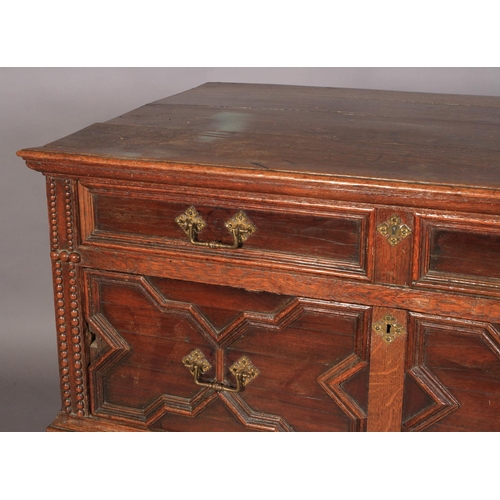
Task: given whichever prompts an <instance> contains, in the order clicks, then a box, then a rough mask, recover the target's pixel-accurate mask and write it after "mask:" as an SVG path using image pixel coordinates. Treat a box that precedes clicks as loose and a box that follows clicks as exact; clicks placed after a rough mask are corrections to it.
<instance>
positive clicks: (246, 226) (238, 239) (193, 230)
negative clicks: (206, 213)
mask: <svg viewBox="0 0 500 500" xmlns="http://www.w3.org/2000/svg"><path fill="white" fill-rule="evenodd" d="M175 222H177V224H179V226H180V227H181V228H182V230H183V231H184V232H185V233H186V234H187V235H188V237H189V241H190V243H192V244H193V245H196V246H201V247H209V248H227V249H235V248H239V247H240V246H241V244H242V243H243V242H244V241H246V240H247V238H248V237H249V236H250V235H251V234H253V233H255V231H256V230H257V228H256V227H255V226H254V225H253V224H252V222H251V221H250V220H249V218H248V217H247V215H246V214H245V212H242V211H241V210H240V211H239V212H238V213H237V214H236V215H235V216H234V217H232V218H231V219H229V220H228V221H227V222H226V223H225V226H226V228H227V229H228V231H229V232H230V233H231V234H232V236H233V243H232V244H231V243H221V242H219V241H198V233H199V232H201V231H202V230H203V228H205V227H206V225H207V223H206V222H205V221H204V220H203V218H202V217H201V215H200V214H199V213H198V212H197V211H196V208H194V207H189V208H188V209H187V210H186V211H185V212H184V213H183V214H181V215H179V216H178V217H176V219H175Z"/></svg>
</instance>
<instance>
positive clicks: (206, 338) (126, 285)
mask: <svg viewBox="0 0 500 500" xmlns="http://www.w3.org/2000/svg"><path fill="white" fill-rule="evenodd" d="M84 281H85V283H86V288H87V290H88V296H89V299H88V303H87V305H86V319H87V323H88V325H89V329H90V332H91V334H92V343H91V346H90V358H91V359H90V367H89V383H90V392H91V411H92V414H93V415H95V416H99V417H101V418H104V419H105V418H110V419H117V420H120V421H122V422H124V423H128V424H131V425H138V424H140V425H144V426H145V427H147V428H148V429H151V430H168V431H180V430H187V431H208V430H210V431H246V430H264V431H349V430H364V429H365V428H366V412H367V398H368V339H367V333H366V332H367V331H368V326H367V325H368V324H369V322H370V311H371V309H370V308H368V307H364V306H357V305H351V304H341V303H336V302H331V301H320V300H311V299H304V298H300V297H293V296H285V295H278V294H271V293H266V292H249V291H245V290H242V289H237V288H231V287H223V286H215V285H206V284H197V283H190V282H183V281H176V280H170V279H163V278H153V277H144V276H137V275H128V274H123V273H111V272H108V273H104V272H98V271H92V270H85V271H84ZM195 358H196V359H198V360H199V359H202V360H203V363H206V364H204V365H199V368H198V369H196V370H195V369H194V368H193V366H194V364H193V363H194V361H193V359H195ZM190 360H191V361H190ZM190 363H191V364H190ZM235 366H236V368H235ZM238 366H239V367H240V368H238ZM238 369H239V370H240V371H237V370H238ZM235 370H236V371H235ZM241 370H242V371H241ZM249 370H250V371H249ZM252 370H253V371H252ZM240 382H241V383H240ZM245 383H246V385H245Z"/></svg>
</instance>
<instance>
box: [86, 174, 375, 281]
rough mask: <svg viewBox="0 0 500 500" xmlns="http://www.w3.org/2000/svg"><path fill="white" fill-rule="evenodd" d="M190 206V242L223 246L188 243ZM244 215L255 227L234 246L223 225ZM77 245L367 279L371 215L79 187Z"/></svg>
mask: <svg viewBox="0 0 500 500" xmlns="http://www.w3.org/2000/svg"><path fill="white" fill-rule="evenodd" d="M192 206H193V207H195V209H196V212H197V213H198V215H199V216H200V217H201V218H202V219H203V222H204V224H205V226H204V227H203V229H202V230H200V231H199V232H198V233H196V232H195V233H194V234H193V236H194V238H193V239H194V241H196V242H199V243H203V244H205V243H206V244H208V243H210V242H214V241H218V242H221V243H223V245H224V246H225V247H226V248H211V247H210V246H202V245H197V244H195V243H193V242H190V238H189V236H188V234H187V233H186V232H185V230H183V228H182V227H181V226H180V225H179V223H178V222H176V219H177V218H178V217H179V216H182V215H183V214H185V213H186V210H187V209H189V208H190V207H192ZM239 212H243V213H244V215H245V216H246V218H247V219H248V221H249V222H250V223H251V224H252V226H253V228H254V230H252V231H253V232H252V233H251V234H248V235H247V236H248V237H247V238H246V239H245V240H244V241H243V242H242V243H241V244H240V245H239V247H238V248H236V249H232V248H228V247H230V246H231V245H232V244H234V241H235V240H234V237H233V234H232V233H231V232H230V229H228V227H227V226H226V224H227V223H228V222H229V221H231V219H233V218H234V217H235V215H237V214H238V213H239ZM80 213H81V214H83V218H82V229H83V230H82V242H83V243H85V244H90V245H106V244H107V245H109V244H110V243H113V242H116V243H120V244H121V245H127V246H128V247H131V246H137V247H140V246H144V245H147V246H155V247H156V248H158V250H159V251H165V252H169V251H172V250H175V251H182V252H183V253H185V255H187V254H189V253H190V252H195V253H198V254H199V253H200V252H201V253H202V254H203V256H204V257H206V258H210V256H214V257H215V256H218V257H220V256H221V255H222V256H224V257H228V258H231V259H235V260H241V259H244V260H245V261H250V262H252V263H253V264H255V265H266V263H267V264H268V265H269V264H271V263H272V265H273V266H279V267H291V268H297V266H298V267H301V268H307V269H309V270H312V271H314V272H321V273H324V272H329V273H333V274H339V275H348V276H354V277H357V278H361V279H367V278H368V279H370V278H371V265H370V262H369V259H368V251H367V239H368V238H367V235H368V233H369V228H370V226H371V219H372V214H373V211H372V210H371V209H368V208H357V207H356V208H354V207H339V206H336V207H331V206H328V205H327V204H326V203H324V202H323V203H321V202H318V201H317V200H315V201H314V202H310V201H308V200H307V201H306V200H304V199H296V200H291V199H287V200H286V201H285V200H283V199H282V198H278V197H272V196H266V199H265V200H264V199H262V196H255V197H252V196H249V195H248V194H246V195H245V196H236V195H235V194H234V193H233V194H228V193H224V192H217V193H209V192H207V191H204V192H203V194H200V193H197V194H192V193H186V192H185V191H180V190H179V191H177V192H175V191H168V192H167V191H164V190H161V191H160V190H158V189H157V188H156V189H155V188H153V187H152V188H150V189H146V188H144V187H141V188H139V187H137V186H136V187H133V188H132V187H131V186H115V185H114V186H113V187H110V186H104V185H90V184H86V185H85V187H83V186H80Z"/></svg>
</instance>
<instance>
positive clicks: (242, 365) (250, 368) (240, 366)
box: [229, 356, 260, 386]
mask: <svg viewBox="0 0 500 500" xmlns="http://www.w3.org/2000/svg"><path fill="white" fill-rule="evenodd" d="M229 371H230V372H231V373H232V374H233V375H234V376H235V377H236V378H237V379H239V380H240V381H241V385H243V386H245V385H247V384H248V383H250V382H251V381H252V380H253V379H254V378H255V377H257V375H259V373H260V372H259V370H257V368H256V367H255V365H254V364H253V363H252V362H251V361H250V360H249V359H248V358H247V357H246V356H242V357H241V358H240V359H239V360H238V361H236V363H234V364H232V365H231V366H230V367H229Z"/></svg>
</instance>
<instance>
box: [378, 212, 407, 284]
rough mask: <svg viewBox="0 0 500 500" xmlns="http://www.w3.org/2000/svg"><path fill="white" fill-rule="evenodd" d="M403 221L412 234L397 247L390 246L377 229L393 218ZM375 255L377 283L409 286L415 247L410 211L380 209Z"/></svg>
mask: <svg viewBox="0 0 500 500" xmlns="http://www.w3.org/2000/svg"><path fill="white" fill-rule="evenodd" d="M393 216H397V217H399V218H400V219H401V225H403V224H404V225H406V226H408V227H409V228H410V230H412V233H411V234H410V235H409V236H407V237H406V238H405V239H403V240H402V241H401V242H399V243H398V244H397V245H394V246H392V245H390V244H389V241H388V239H387V238H385V237H384V236H383V235H382V234H381V233H380V232H379V231H378V230H377V228H378V227H379V226H380V225H381V224H383V223H387V222H388V221H390V219H391V217H393ZM373 231H374V235H373V239H374V241H373V245H372V248H373V253H374V257H375V281H376V282H378V283H389V284H394V285H408V284H409V282H410V269H411V263H412V249H413V247H414V243H413V242H414V223H413V214H412V213H411V212H410V211H409V210H395V209H394V208H385V207H384V208H379V209H378V210H377V215H376V224H375V227H374V228H373Z"/></svg>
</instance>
